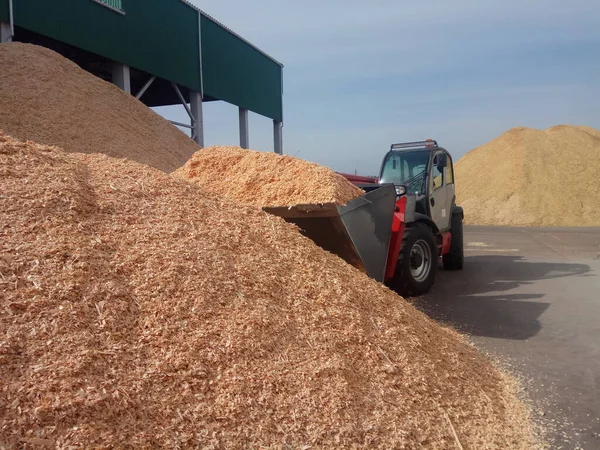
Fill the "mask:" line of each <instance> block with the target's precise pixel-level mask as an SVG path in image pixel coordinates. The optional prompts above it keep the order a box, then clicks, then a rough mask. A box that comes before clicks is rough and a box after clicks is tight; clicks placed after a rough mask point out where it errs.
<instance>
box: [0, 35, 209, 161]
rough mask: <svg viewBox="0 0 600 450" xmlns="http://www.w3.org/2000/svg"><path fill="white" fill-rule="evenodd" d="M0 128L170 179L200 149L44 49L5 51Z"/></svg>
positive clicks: (1, 51)
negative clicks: (167, 174) (121, 160)
mask: <svg viewBox="0 0 600 450" xmlns="http://www.w3.org/2000/svg"><path fill="white" fill-rule="evenodd" d="M0 68H1V71H2V76H0V129H2V130H4V132H6V133H8V134H10V135H11V136H14V137H15V138H18V139H23V140H28V139H29V140H32V141H35V142H39V143H43V144H47V145H58V146H60V147H62V148H63V149H64V150H67V151H70V152H82V153H105V154H107V155H110V156H115V157H120V158H127V159H131V160H134V161H138V162H141V163H144V164H148V165H150V166H152V167H156V168H157V169H160V170H163V171H165V172H171V171H173V170H175V169H177V168H178V167H180V166H182V165H183V163H185V162H186V161H187V160H188V159H189V158H190V157H191V156H192V154H193V153H194V152H195V151H197V150H198V149H199V147H198V146H197V145H196V143H195V142H194V141H192V140H191V139H189V138H188V137H187V136H186V135H185V134H183V133H182V132H181V131H179V130H178V129H177V128H176V127H175V126H173V125H171V124H170V123H169V122H168V121H166V120H165V119H163V118H162V117H160V116H159V115H158V114H156V113H154V112H153V111H152V110H151V109H149V108H147V107H146V106H145V105H144V104H142V103H141V102H140V101H138V100H136V99H135V97H133V96H131V95H128V94H126V93H125V92H123V91H122V90H121V89H119V88H117V87H116V86H114V85H112V84H111V83H108V82H106V81H103V80H101V79H100V78H97V77H95V76H94V75H92V74H90V73H88V72H86V71H85V70H83V69H81V68H79V67H78V66H77V65H76V64H75V63H73V62H71V61H69V60H68V59H66V58H63V57H62V56H60V55H59V54H58V53H55V52H53V51H52V50H49V49H47V48H44V47H38V46H34V45H29V44H21V43H6V44H0Z"/></svg>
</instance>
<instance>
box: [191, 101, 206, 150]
mask: <svg viewBox="0 0 600 450" xmlns="http://www.w3.org/2000/svg"><path fill="white" fill-rule="evenodd" d="M190 107H191V108H190V109H191V111H192V117H193V120H192V126H193V129H192V139H194V141H196V143H197V144H198V145H199V146H200V147H204V120H203V118H202V94H201V93H200V92H195V91H190Z"/></svg>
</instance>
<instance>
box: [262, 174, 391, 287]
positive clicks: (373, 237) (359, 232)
mask: <svg viewBox="0 0 600 450" xmlns="http://www.w3.org/2000/svg"><path fill="white" fill-rule="evenodd" d="M395 203H396V191H395V190H394V186H393V185H381V186H379V185H377V186H375V188H374V189H372V190H369V192H367V193H366V194H365V195H363V196H362V197H358V198H356V199H354V200H351V201H350V202H348V204H346V205H344V206H337V205H335V204H333V203H328V204H324V205H313V204H310V205H295V206H292V207H278V208H263V209H264V210H265V211H266V212H268V213H270V214H274V215H276V216H279V217H282V218H283V219H285V220H286V221H288V222H291V223H294V224H296V225H298V227H299V228H300V229H301V230H302V233H303V234H304V235H305V236H307V237H308V238H310V239H312V240H313V241H314V242H315V244H317V245H318V246H319V247H321V248H323V249H325V250H327V251H329V252H331V253H334V254H336V255H338V256H339V257H341V258H342V259H344V260H345V261H346V262H347V263H349V264H352V265H353V266H354V267H356V268H358V269H359V270H362V271H363V272H365V273H366V274H367V275H369V276H370V277H371V278H374V279H375V280H377V281H384V276H385V266H386V261H387V255H388V248H389V244H390V236H391V232H392V219H393V216H394V206H395Z"/></svg>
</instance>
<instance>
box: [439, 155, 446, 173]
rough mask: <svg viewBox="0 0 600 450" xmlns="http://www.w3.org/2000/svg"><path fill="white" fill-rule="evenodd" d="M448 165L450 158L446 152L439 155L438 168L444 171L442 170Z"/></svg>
mask: <svg viewBox="0 0 600 450" xmlns="http://www.w3.org/2000/svg"><path fill="white" fill-rule="evenodd" d="M447 165H448V158H447V157H446V155H445V154H444V153H442V154H441V155H438V158H437V168H438V170H439V171H440V172H442V170H443V169H444V167H446V166H447Z"/></svg>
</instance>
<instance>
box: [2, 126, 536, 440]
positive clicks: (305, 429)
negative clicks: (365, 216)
mask: <svg viewBox="0 0 600 450" xmlns="http://www.w3.org/2000/svg"><path fill="white" fill-rule="evenodd" d="M0 255H1V258H0V444H1V445H3V446H5V447H8V448H11V447H14V448H23V446H28V447H31V448H34V446H35V444H36V443H37V444H46V443H51V442H52V443H53V445H54V447H55V448H59V449H67V448H73V447H72V446H74V447H77V448H215V449H217V448H219V449H221V448H222V449H226V448H297V449H299V448H383V449H389V448H398V449H412V448H436V449H444V448H449V449H454V448H457V440H458V439H459V440H460V445H462V446H463V447H464V448H490V449H504V448H511V449H531V448H534V445H535V440H534V437H533V435H532V432H531V428H530V420H529V413H528V411H527V409H526V408H525V407H524V406H523V404H521V403H520V402H519V401H518V399H517V397H516V396H515V393H514V392H515V389H514V386H513V385H512V384H511V383H510V382H509V381H507V378H505V376H504V375H503V374H502V373H500V372H499V371H498V370H497V369H496V368H495V367H494V366H493V364H492V363H490V361H489V360H488V359H487V358H485V357H484V356H483V355H481V354H480V353H478V352H477V351H476V350H475V349H474V348H473V347H472V346H470V345H469V344H468V343H467V342H465V341H464V340H463V339H462V337H461V336H459V335H458V334H456V333H454V332H453V331H450V330H448V329H445V328H442V327H440V326H439V325H438V324H437V323H435V322H433V321H431V320H430V319H429V318H428V317H427V316H425V315H424V314H422V313H420V312H418V311H417V310H416V309H415V308H413V307H412V306H411V305H409V304H408V303H407V302H405V301H404V300H403V299H402V298H401V297H398V296H397V295H396V294H394V293H393V292H391V291H390V290H388V289H387V288H385V287H384V286H383V285H381V284H379V283H376V282H375V281H373V280H372V279H370V278H368V277H367V276H366V275H363V274H362V273H361V272H359V271H358V270H356V269H354V268H353V267H351V266H350V265H348V264H346V263H345V262H343V261H342V260H341V259H340V258H338V257H336V256H334V255H332V254H329V253H327V252H325V251H323V250H322V249H320V248H319V247H317V246H316V245H315V244H313V242H312V241H310V240H309V239H307V238H305V237H303V236H302V235H301V234H300V233H298V232H297V230H296V229H295V227H294V226H292V225H290V224H287V223H286V222H284V221H283V220H282V219H280V218H278V217H274V216H269V215H267V214H265V213H264V212H263V211H261V210H260V209H259V208H256V207H250V206H248V207H244V206H240V205H239V204H238V202H232V201H227V200H219V199H215V198H211V197H208V196H206V195H205V194H204V193H203V192H202V191H201V190H200V189H199V188H198V187H197V186H195V185H193V184H191V183H187V182H184V181H182V180H179V179H176V178H173V177H171V176H168V175H166V174H163V173H161V172H159V171H158V170H155V169H152V168H150V167H147V166H143V165H140V164H137V163H133V162H128V161H124V160H120V159H113V158H109V157H107V156H105V155H84V154H76V153H65V152H63V151H62V150H60V149H58V148H53V147H45V146H41V145H38V144H35V143H32V142H27V143H23V142H19V141H16V140H13V139H12V138H9V137H7V136H5V135H2V134H0ZM449 423H451V424H452V425H451V426H450V425H449Z"/></svg>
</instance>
